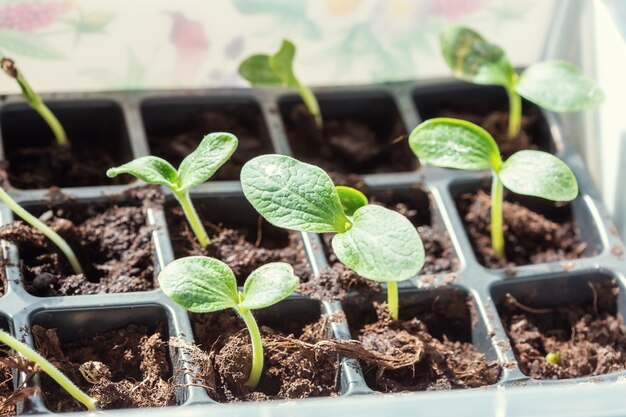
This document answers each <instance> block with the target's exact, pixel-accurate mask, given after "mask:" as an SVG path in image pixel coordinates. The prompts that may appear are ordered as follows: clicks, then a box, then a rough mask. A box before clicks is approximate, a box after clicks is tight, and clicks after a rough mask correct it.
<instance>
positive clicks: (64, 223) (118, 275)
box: [0, 187, 163, 297]
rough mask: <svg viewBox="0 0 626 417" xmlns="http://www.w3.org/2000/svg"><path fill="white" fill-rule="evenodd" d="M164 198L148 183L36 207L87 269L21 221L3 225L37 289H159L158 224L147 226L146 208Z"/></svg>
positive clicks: (0, 232) (30, 286)
mask: <svg viewBox="0 0 626 417" xmlns="http://www.w3.org/2000/svg"><path fill="white" fill-rule="evenodd" d="M54 198H60V197H59V196H58V195H57V196H56V197H54ZM162 199H163V196H162V194H161V193H160V191H158V190H157V189H156V188H152V187H144V188H138V189H134V190H131V191H129V192H127V193H125V194H123V195H121V196H119V198H117V201H110V202H105V203H81V204H75V203H72V202H71V201H68V202H65V203H62V204H60V205H57V204H54V206H53V208H52V209H48V210H46V209H43V210H38V211H37V210H34V211H33V210H31V211H33V212H34V213H35V214H38V215H39V218H40V220H42V221H44V222H45V223H46V224H48V225H49V226H50V227H51V228H52V229H53V230H55V231H56V232H57V233H59V234H60V235H61V236H62V237H63V238H64V239H65V240H66V241H67V242H68V244H69V245H70V246H71V247H72V249H73V250H74V252H75V253H76V256H77V257H78V259H79V261H80V263H81V265H82V267H83V269H84V270H85V273H84V274H78V275H76V274H74V273H73V271H72V269H71V267H70V265H69V262H68V261H67V259H66V257H65V256H64V255H63V254H62V253H61V252H60V251H58V249H57V248H56V246H55V245H54V244H53V243H52V242H51V241H50V240H49V239H47V238H46V237H45V236H44V235H43V234H41V233H40V232H39V231H37V230H35V229H33V228H32V227H31V226H29V225H27V224H26V223H24V222H23V221H21V220H18V221H14V222H12V223H10V224H8V225H6V226H3V227H1V228H0V238H2V239H6V240H9V241H13V242H15V243H16V244H17V246H18V249H19V251H20V268H21V270H22V275H23V278H24V284H25V286H26V289H27V290H28V292H30V293H31V294H34V295H37V296H41V297H47V296H56V295H78V294H96V293H116V292H132V291H147V290H150V289H153V288H155V277H154V274H155V273H154V265H153V252H154V250H153V243H152V238H151V234H152V230H153V227H152V226H149V225H147V220H146V207H148V206H151V205H153V204H156V202H157V201H160V200H162ZM44 210H45V211H44Z"/></svg>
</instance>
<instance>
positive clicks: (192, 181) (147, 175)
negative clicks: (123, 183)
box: [107, 132, 238, 247]
mask: <svg viewBox="0 0 626 417" xmlns="http://www.w3.org/2000/svg"><path fill="white" fill-rule="evenodd" d="M237 143H238V141H237V138H236V137H235V136H234V135H231V134H230V133H224V132H216V133H210V134H208V135H206V136H205V137H204V139H202V142H200V145H198V147H197V148H196V149H195V150H194V151H193V152H192V153H190V154H189V155H187V157H186V158H185V159H183V161H182V162H181V163H180V166H179V167H178V171H177V170H176V168H174V167H173V166H172V165H171V164H170V163H169V162H167V161H166V160H164V159H162V158H159V157H157V156H152V155H149V156H142V157H140V158H137V159H135V160H133V161H130V162H128V163H126V164H124V165H120V166H119V167H115V168H110V169H109V170H108V171H107V176H108V177H110V178H113V177H116V176H117V175H119V174H130V175H133V176H135V177H137V178H138V179H140V180H142V181H144V182H147V183H148V184H155V185H164V186H166V187H167V188H169V189H170V190H171V191H172V193H174V197H176V200H178V202H179V203H180V205H181V207H182V208H183V212H184V213H185V217H186V218H187V221H188V222H189V225H190V226H191V230H193V233H194V234H195V236H196V238H197V239H198V242H200V244H201V245H202V247H206V246H208V245H209V244H210V243H211V240H210V239H209V235H208V234H207V232H206V230H205V229H204V226H203V225H202V221H200V218H199V217H198V213H197V212H196V209H195V208H194V206H193V203H192V202H191V198H190V197H189V190H190V189H192V188H193V187H196V186H198V185H200V184H202V183H203V182H205V181H206V180H208V179H209V178H210V177H211V176H212V175H213V174H214V173H215V172H216V171H217V170H218V169H219V168H220V167H221V166H222V165H224V163H226V161H228V159H229V158H230V156H231V155H232V154H233V152H235V149H237Z"/></svg>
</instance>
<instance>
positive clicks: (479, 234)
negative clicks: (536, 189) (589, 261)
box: [457, 190, 586, 268]
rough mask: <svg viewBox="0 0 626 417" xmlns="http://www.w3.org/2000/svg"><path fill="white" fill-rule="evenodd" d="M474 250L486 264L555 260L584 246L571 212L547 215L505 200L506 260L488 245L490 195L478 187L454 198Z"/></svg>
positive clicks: (578, 254) (499, 265)
mask: <svg viewBox="0 0 626 417" xmlns="http://www.w3.org/2000/svg"><path fill="white" fill-rule="evenodd" d="M457 205H458V208H459V211H460V213H461V217H462V218H463V222H464V225H465V230H466V231H467V233H468V235H469V238H470V241H471V243H472V247H473V249H474V253H475V254H476V257H477V258H478V261H479V262H480V263H482V264H483V265H485V266H487V267H489V268H504V267H509V266H514V265H527V264H538V263H545V262H556V261H562V260H565V259H576V258H580V257H582V256H583V252H584V250H585V249H586V245H585V243H583V242H581V239H580V235H579V231H578V229H577V228H576V226H575V224H574V222H573V221H572V219H571V215H567V216H558V217H560V218H556V217H555V218H554V219H551V218H546V217H544V215H542V214H540V213H537V212H534V211H532V210H530V209H529V208H527V207H524V206H522V205H521V204H518V203H511V202H508V201H504V205H503V216H504V241H505V255H506V260H501V259H499V258H498V257H497V256H496V254H495V252H494V250H493V249H492V247H491V217H490V208H491V197H490V196H489V195H488V194H487V193H485V192H484V191H482V190H480V191H478V193H477V194H475V193H473V194H463V195H461V196H460V198H459V199H458V201H457Z"/></svg>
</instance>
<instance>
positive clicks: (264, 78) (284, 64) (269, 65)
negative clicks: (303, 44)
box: [239, 39, 322, 127]
mask: <svg viewBox="0 0 626 417" xmlns="http://www.w3.org/2000/svg"><path fill="white" fill-rule="evenodd" d="M295 54H296V46H295V45H294V44H293V42H291V41H290V40H288V39H284V40H283V43H282V45H281V47H280V49H279V50H278V52H276V53H275V54H274V55H266V54H257V55H252V56H251V57H249V58H247V59H246V60H244V61H243V62H242V63H241V65H240V66H239V74H240V75H241V76H242V77H243V78H245V79H246V80H248V81H249V82H250V84H252V85H258V86H261V87H278V86H283V87H289V88H293V89H295V90H296V91H297V92H298V93H299V94H300V97H302V101H304V104H305V106H306V107H307V108H308V109H309V112H310V113H311V114H312V115H313V117H314V118H315V122H316V123H317V126H318V127H321V126H322V114H321V112H320V106H319V104H318V102H317V99H316V98H315V95H314V94H313V91H311V89H310V88H308V87H306V86H304V85H303V84H302V83H300V81H298V78H296V74H294V72H293V58H294V56H295Z"/></svg>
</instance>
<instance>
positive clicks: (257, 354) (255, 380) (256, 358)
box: [238, 308, 263, 389]
mask: <svg viewBox="0 0 626 417" xmlns="http://www.w3.org/2000/svg"><path fill="white" fill-rule="evenodd" d="M238 311H239V315H240V316H241V318H242V319H243V321H244V322H245V323H246V327H247V328H248V332H249V333H250V341H251V342H252V367H251V368H250V376H249V377H248V381H247V382H246V385H248V386H249V387H250V388H252V389H254V388H256V387H257V385H259V381H260V380H261V374H262V373H263V342H262V340H261V332H260V331H259V325H258V324H257V323H256V320H255V319H254V316H253V315H252V313H251V312H250V310H248V309H246V308H241V309H239V310H238Z"/></svg>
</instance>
